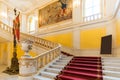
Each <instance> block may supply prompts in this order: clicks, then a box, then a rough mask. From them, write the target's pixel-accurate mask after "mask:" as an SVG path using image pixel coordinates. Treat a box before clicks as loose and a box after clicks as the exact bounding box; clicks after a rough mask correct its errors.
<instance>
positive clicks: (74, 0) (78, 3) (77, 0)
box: [73, 0, 80, 8]
mask: <svg viewBox="0 0 120 80" xmlns="http://www.w3.org/2000/svg"><path fill="white" fill-rule="evenodd" d="M79 6H80V0H73V7H74V8H77V7H79Z"/></svg>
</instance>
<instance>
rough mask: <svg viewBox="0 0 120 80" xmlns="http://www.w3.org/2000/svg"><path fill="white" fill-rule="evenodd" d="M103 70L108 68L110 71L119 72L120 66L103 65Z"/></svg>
mask: <svg viewBox="0 0 120 80" xmlns="http://www.w3.org/2000/svg"><path fill="white" fill-rule="evenodd" d="M102 68H103V70H110V71H117V72H120V67H114V66H103V67H102Z"/></svg>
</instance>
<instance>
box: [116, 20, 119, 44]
mask: <svg viewBox="0 0 120 80" xmlns="http://www.w3.org/2000/svg"><path fill="white" fill-rule="evenodd" d="M116 46H120V19H118V20H117V21H116Z"/></svg>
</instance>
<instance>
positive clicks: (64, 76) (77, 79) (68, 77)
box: [58, 75, 87, 80]
mask: <svg viewBox="0 0 120 80" xmlns="http://www.w3.org/2000/svg"><path fill="white" fill-rule="evenodd" d="M58 77H59V78H64V79H70V80H87V79H82V78H76V77H72V76H67V75H59V76H58ZM61 80H62V79H61Z"/></svg>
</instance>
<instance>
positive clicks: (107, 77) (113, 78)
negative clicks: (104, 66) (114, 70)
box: [103, 76, 120, 80]
mask: <svg viewBox="0 0 120 80" xmlns="http://www.w3.org/2000/svg"><path fill="white" fill-rule="evenodd" d="M106 79H110V80H120V78H118V77H111V76H103V80H106Z"/></svg>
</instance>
